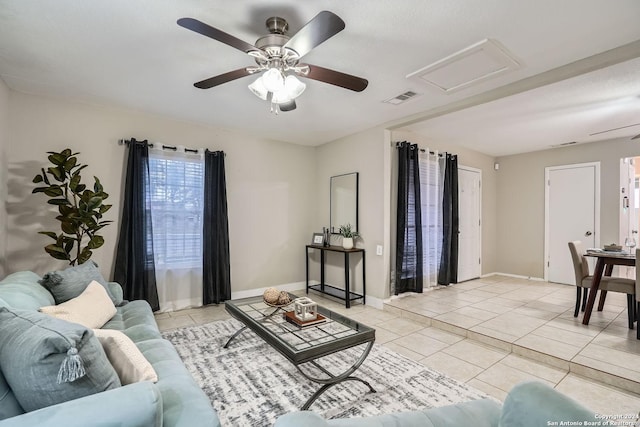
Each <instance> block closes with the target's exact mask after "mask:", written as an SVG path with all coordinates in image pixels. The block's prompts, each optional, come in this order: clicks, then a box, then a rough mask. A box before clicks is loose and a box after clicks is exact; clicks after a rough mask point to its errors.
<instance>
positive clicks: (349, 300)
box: [344, 252, 351, 308]
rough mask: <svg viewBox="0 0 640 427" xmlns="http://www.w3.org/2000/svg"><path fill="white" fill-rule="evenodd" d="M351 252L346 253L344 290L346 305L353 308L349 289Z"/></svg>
mask: <svg viewBox="0 0 640 427" xmlns="http://www.w3.org/2000/svg"><path fill="white" fill-rule="evenodd" d="M349 272H350V270H349V252H345V253H344V290H345V295H344V297H345V299H346V301H345V307H347V308H351V292H350V291H349V276H350V274H349Z"/></svg>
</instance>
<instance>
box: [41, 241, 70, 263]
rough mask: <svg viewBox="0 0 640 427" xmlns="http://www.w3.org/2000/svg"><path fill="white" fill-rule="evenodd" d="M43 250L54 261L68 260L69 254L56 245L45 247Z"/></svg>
mask: <svg viewBox="0 0 640 427" xmlns="http://www.w3.org/2000/svg"><path fill="white" fill-rule="evenodd" d="M44 250H45V251H47V253H48V254H49V255H51V256H52V257H54V258H55V259H64V260H68V259H69V254H68V253H67V252H66V251H65V250H64V249H63V248H61V247H60V246H58V245H57V244H51V245H47V246H45V247H44Z"/></svg>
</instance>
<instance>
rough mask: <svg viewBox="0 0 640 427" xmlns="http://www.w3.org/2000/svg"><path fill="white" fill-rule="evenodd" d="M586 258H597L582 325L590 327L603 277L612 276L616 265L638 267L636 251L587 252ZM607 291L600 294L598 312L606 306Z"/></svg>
mask: <svg viewBox="0 0 640 427" xmlns="http://www.w3.org/2000/svg"><path fill="white" fill-rule="evenodd" d="M584 256H588V257H593V258H596V259H597V260H596V268H595V270H594V272H593V283H592V284H591V289H590V290H589V298H588V299H587V306H586V307H585V310H584V317H583V318H582V324H583V325H588V324H589V319H590V318H591V312H592V311H593V306H594V305H595V302H596V294H597V293H598V288H600V281H601V280H602V276H611V272H612V271H613V267H614V266H616V265H622V266H627V267H635V265H636V253H635V251H631V252H625V251H606V250H587V252H586V253H585V254H584ZM606 292H607V291H602V292H601V293H600V302H599V304H598V310H599V311H600V310H602V308H603V306H604V300H605V295H606Z"/></svg>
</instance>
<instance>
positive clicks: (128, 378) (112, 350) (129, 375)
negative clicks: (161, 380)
mask: <svg viewBox="0 0 640 427" xmlns="http://www.w3.org/2000/svg"><path fill="white" fill-rule="evenodd" d="M93 333H94V334H95V335H96V337H98V340H100V344H102V348H103V349H104V351H105V353H106V354H107V357H108V358H109V362H111V365H112V366H113V368H114V369H115V370H116V372H117V373H118V377H119V378H120V382H121V383H122V385H126V384H133V383H137V382H140V381H153V382H157V381H158V375H156V371H155V370H154V369H153V366H151V364H150V363H149V361H148V360H147V359H145V357H144V355H143V354H142V353H141V352H140V350H138V347H136V345H135V344H134V343H133V341H131V338H129V337H128V336H126V335H125V334H124V333H122V332H121V331H116V330H114V329H95V330H94V331H93Z"/></svg>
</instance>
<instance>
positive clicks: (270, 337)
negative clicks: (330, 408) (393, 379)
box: [224, 294, 376, 410]
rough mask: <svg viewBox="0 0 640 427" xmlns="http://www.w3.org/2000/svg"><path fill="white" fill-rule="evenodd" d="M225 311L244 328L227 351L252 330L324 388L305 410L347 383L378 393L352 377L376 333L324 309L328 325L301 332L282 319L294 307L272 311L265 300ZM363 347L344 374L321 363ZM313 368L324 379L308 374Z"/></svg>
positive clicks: (239, 303) (246, 301)
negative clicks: (328, 391)
mask: <svg viewBox="0 0 640 427" xmlns="http://www.w3.org/2000/svg"><path fill="white" fill-rule="evenodd" d="M289 296H290V297H291V299H292V300H293V299H295V298H296V296H295V295H293V294H289ZM225 309H226V310H227V312H229V314H230V315H231V316H232V317H233V318H235V319H236V320H238V321H240V322H241V323H242V324H243V325H244V326H242V327H241V328H240V329H239V330H238V331H236V332H235V333H234V334H233V335H232V336H231V337H230V338H229V340H228V341H227V343H226V344H225V345H224V348H227V347H228V346H229V344H231V342H232V341H233V340H234V339H235V338H236V337H237V336H238V335H240V334H241V333H242V332H243V331H244V330H246V329H250V330H251V331H253V332H254V333H255V334H256V335H258V336H259V337H260V338H262V339H263V340H264V341H265V342H266V343H267V344H269V345H270V346H271V347H272V348H274V349H275V350H277V351H278V352H279V353H280V354H282V355H283V356H284V357H285V358H286V359H287V360H289V362H291V363H292V364H293V365H294V366H295V367H296V369H298V371H299V372H300V373H301V374H302V375H304V376H305V378H307V379H308V380H310V381H313V382H315V383H318V384H321V385H322V386H321V387H320V389H318V391H316V392H315V393H314V394H313V395H312V396H311V397H310V398H309V399H308V400H307V401H306V402H305V404H304V405H303V406H302V408H301V409H302V410H306V409H308V408H309V407H310V406H311V405H312V404H313V402H314V401H315V400H316V399H317V398H318V397H320V395H322V393H324V392H325V391H327V390H328V389H329V388H331V387H333V386H335V385H336V384H340V383H341V382H344V381H358V382H361V383H363V384H364V385H366V386H367V387H368V388H369V391H371V392H372V393H375V392H376V391H375V389H374V388H373V387H372V386H371V384H369V383H368V382H367V381H365V380H363V379H361V378H358V377H355V376H353V375H352V374H353V373H354V372H355V371H356V370H357V369H358V368H359V367H360V365H362V363H363V362H364V361H365V359H366V358H367V356H368V355H369V352H370V351H371V348H372V347H373V343H374V341H375V329H373V328H370V327H368V326H366V325H363V324H362V323H359V322H356V321H354V320H352V319H349V318H348V317H345V316H343V315H341V314H339V313H336V312H334V311H331V310H329V309H327V308H325V307H321V306H318V313H320V314H322V315H323V316H325V317H326V318H327V321H326V322H324V323H320V324H317V325H313V326H306V327H303V328H300V327H298V326H296V325H293V324H291V323H289V322H287V321H286V320H285V319H284V318H283V314H284V313H285V311H288V310H292V309H293V305H292V304H291V305H289V306H285V307H273V306H269V305H267V304H265V303H264V301H263V300H262V297H253V298H245V299H240V300H231V301H226V302H225ZM360 345H362V346H363V347H364V348H363V350H362V353H361V354H360V356H359V357H358V358H357V359H356V360H355V362H354V363H353V364H352V365H351V366H349V367H348V368H346V369H345V370H344V372H341V373H338V374H335V373H332V372H331V367H330V366H329V367H328V366H322V364H321V363H320V361H319V360H318V359H320V358H322V357H324V356H328V355H330V354H334V353H337V352H339V351H343V350H346V349H349V348H352V347H355V346H360ZM325 364H326V363H325ZM310 366H313V367H315V368H316V369H317V370H319V371H320V372H321V373H322V374H324V375H325V377H320V376H318V375H317V374H311V373H310V372H307V371H308V370H309V367H310Z"/></svg>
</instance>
